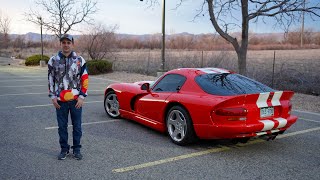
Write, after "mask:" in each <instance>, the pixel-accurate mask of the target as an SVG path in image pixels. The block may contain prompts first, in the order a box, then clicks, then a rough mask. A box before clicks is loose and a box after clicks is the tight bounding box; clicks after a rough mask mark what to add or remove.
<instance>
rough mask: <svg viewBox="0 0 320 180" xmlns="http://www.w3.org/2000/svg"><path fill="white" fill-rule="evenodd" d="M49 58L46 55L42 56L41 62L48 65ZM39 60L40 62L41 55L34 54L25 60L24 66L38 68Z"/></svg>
mask: <svg viewBox="0 0 320 180" xmlns="http://www.w3.org/2000/svg"><path fill="white" fill-rule="evenodd" d="M49 59H50V58H49V57H48V56H46V55H43V60H44V61H46V63H48V61H49ZM40 60H41V54H36V55H33V56H29V57H27V59H26V62H25V64H26V66H38V65H39V64H40Z"/></svg>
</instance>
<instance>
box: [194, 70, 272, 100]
mask: <svg viewBox="0 0 320 180" xmlns="http://www.w3.org/2000/svg"><path fill="white" fill-rule="evenodd" d="M195 81H196V83H197V84H198V85H199V86H200V87H201V88H202V89H203V90H204V91H205V92H207V93H209V94H213V95H222V96H228V95H239V94H255V93H262V92H271V91H274V90H273V89H272V88H270V87H268V86H266V85H264V84H262V83H259V82H257V81H255V80H252V79H250V78H247V77H245V76H242V75H239V74H230V73H222V74H202V75H199V76H197V77H196V78H195Z"/></svg>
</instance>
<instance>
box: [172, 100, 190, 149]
mask: <svg viewBox="0 0 320 180" xmlns="http://www.w3.org/2000/svg"><path fill="white" fill-rule="evenodd" d="M166 127H167V132H168V135H169V137H170V139H171V141H172V142H173V143H175V144H178V145H181V146H183V145H187V144H190V143H193V142H194V141H195V140H196V136H195V132H194V128H193V123H192V120H191V117H190V115H189V113H188V111H187V110H186V109H185V108H183V107H181V106H173V107H172V108H170V110H169V111H168V113H167V115H166Z"/></svg>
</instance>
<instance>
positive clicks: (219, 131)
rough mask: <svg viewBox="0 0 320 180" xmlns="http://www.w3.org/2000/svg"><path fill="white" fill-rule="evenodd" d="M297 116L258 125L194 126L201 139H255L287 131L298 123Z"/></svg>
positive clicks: (261, 122)
mask: <svg viewBox="0 0 320 180" xmlns="http://www.w3.org/2000/svg"><path fill="white" fill-rule="evenodd" d="M297 119H298V117H297V116H293V115H291V116H289V117H288V118H286V119H284V118H274V119H270V120H259V121H258V122H257V123H251V124H248V123H247V124H243V125H230V124H228V125H224V124H221V125H199V124H194V129H195V132H196V134H197V136H198V137H199V138H200V139H230V138H244V137H255V136H261V135H265V134H273V133H278V132H280V131H285V130H286V129H288V128H289V127H290V126H291V125H292V124H294V123H295V122H296V121H297Z"/></svg>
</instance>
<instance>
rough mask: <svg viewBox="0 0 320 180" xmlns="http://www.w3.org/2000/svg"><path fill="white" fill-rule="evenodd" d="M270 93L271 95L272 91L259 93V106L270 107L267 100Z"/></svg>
mask: <svg viewBox="0 0 320 180" xmlns="http://www.w3.org/2000/svg"><path fill="white" fill-rule="evenodd" d="M269 95H270V92H266V93H260V94H259V97H258V100H257V103H256V104H257V106H258V108H262V107H268V103H267V100H268V97H269Z"/></svg>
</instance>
